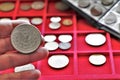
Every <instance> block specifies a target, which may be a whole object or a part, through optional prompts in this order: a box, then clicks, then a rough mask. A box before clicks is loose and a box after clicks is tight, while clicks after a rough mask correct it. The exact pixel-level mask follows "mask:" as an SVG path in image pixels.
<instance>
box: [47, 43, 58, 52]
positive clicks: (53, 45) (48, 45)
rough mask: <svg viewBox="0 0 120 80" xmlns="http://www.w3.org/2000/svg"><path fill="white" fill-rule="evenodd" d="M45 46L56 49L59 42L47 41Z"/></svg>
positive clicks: (52, 49) (50, 49) (51, 49)
mask: <svg viewBox="0 0 120 80" xmlns="http://www.w3.org/2000/svg"><path fill="white" fill-rule="evenodd" d="M45 48H47V49H48V50H49V51H54V50H56V49H58V43H57V42H47V43H45Z"/></svg>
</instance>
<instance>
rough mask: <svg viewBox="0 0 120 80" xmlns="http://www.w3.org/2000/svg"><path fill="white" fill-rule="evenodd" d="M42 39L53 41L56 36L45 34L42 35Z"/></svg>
mask: <svg viewBox="0 0 120 80" xmlns="http://www.w3.org/2000/svg"><path fill="white" fill-rule="evenodd" d="M44 40H45V41H46V42H53V41H55V40H56V36H55V35H45V36H44Z"/></svg>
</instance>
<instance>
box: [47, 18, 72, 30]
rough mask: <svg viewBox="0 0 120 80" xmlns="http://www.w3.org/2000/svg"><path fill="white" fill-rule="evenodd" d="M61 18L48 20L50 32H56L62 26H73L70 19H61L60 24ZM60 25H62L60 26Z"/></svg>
mask: <svg viewBox="0 0 120 80" xmlns="http://www.w3.org/2000/svg"><path fill="white" fill-rule="evenodd" d="M61 20H62V18H61V17H51V18H50V23H49V28H50V29H52V30H58V29H59V28H60V27H61V26H62V25H64V26H66V27H67V26H71V25H72V24H73V22H72V19H67V18H66V19H63V21H62V22H61ZM61 24H62V25H61Z"/></svg>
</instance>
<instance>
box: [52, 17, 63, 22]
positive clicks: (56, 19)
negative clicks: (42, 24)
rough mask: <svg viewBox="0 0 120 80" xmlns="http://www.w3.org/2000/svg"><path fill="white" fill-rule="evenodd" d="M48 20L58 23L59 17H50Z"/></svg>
mask: <svg viewBox="0 0 120 80" xmlns="http://www.w3.org/2000/svg"><path fill="white" fill-rule="evenodd" d="M50 21H51V22H53V23H59V22H60V21H61V17H51V18H50Z"/></svg>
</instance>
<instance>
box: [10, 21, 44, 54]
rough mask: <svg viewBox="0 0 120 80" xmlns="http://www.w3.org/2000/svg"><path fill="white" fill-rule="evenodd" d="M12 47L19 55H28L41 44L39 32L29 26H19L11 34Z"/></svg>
mask: <svg viewBox="0 0 120 80" xmlns="http://www.w3.org/2000/svg"><path fill="white" fill-rule="evenodd" d="M11 43H12V46H13V47H14V48H15V49H16V50H17V51H18V52H20V53H23V54H30V53H32V52H34V51H35V50H37V49H38V48H39V46H40V44H41V43H42V36H41V33H40V32H39V30H38V29H37V28H36V27H35V26H33V25H31V24H25V23H24V24H20V25H18V26H16V27H15V28H14V29H13V31H12V33H11Z"/></svg>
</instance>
